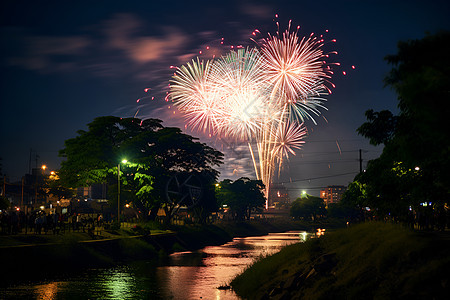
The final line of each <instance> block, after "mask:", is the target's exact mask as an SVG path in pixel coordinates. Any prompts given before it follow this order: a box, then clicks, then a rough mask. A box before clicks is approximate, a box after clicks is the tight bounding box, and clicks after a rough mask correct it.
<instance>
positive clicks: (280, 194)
mask: <svg viewBox="0 0 450 300" xmlns="http://www.w3.org/2000/svg"><path fill="white" fill-rule="evenodd" d="M268 198H269V207H271V208H284V207H288V206H289V204H290V202H291V201H290V199H289V193H288V190H287V189H286V187H285V186H284V185H282V184H276V183H272V184H270V189H269V197H268Z"/></svg>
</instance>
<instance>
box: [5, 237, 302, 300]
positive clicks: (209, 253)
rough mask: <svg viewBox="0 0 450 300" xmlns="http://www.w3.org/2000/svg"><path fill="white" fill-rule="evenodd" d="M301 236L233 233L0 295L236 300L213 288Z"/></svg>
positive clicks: (6, 296) (297, 240)
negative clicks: (155, 259)
mask: <svg viewBox="0 0 450 300" xmlns="http://www.w3.org/2000/svg"><path fill="white" fill-rule="evenodd" d="M302 235H303V233H302V232H288V233H278V234H269V235H267V236H262V237H248V238H236V239H234V240H233V241H231V242H229V243H227V244H225V245H221V246H210V247H206V248H204V249H202V250H199V251H195V252H179V253H175V254H173V255H171V256H170V257H169V258H168V260H167V262H166V264H165V265H164V266H160V267H157V266H155V264H154V263H152V262H139V263H134V264H130V265H128V266H120V267H115V268H109V269H91V270H87V271H85V272H83V273H80V274H77V275H72V276H70V277H64V278H59V279H58V280H50V281H47V282H43V283H31V284H26V285H21V286H15V287H11V288H8V289H5V290H1V291H0V299H221V300H222V299H238V298H237V296H236V295H235V294H234V293H233V291H232V290H219V289H217V287H219V286H223V285H227V284H228V283H229V282H230V281H231V280H232V279H233V278H234V277H235V276H236V275H237V274H239V273H240V272H242V271H243V270H244V268H245V267H247V266H248V265H249V264H251V263H252V262H253V261H254V260H255V259H257V258H258V257H260V256H261V255H269V254H272V253H274V252H277V251H279V250H280V249H281V248H282V247H284V246H286V245H288V244H292V243H296V242H299V241H302V238H301V237H302ZM68 273H70V270H68Z"/></svg>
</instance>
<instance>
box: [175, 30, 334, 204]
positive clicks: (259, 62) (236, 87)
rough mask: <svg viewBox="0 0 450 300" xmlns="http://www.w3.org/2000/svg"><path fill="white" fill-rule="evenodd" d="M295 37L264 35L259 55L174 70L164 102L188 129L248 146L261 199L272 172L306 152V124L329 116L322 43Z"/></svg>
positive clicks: (244, 52)
mask: <svg viewBox="0 0 450 300" xmlns="http://www.w3.org/2000/svg"><path fill="white" fill-rule="evenodd" d="M298 28H299V27H297V31H298ZM297 31H296V32H290V24H289V29H288V30H286V31H285V32H284V33H283V34H282V35H279V34H278V32H277V35H276V36H272V35H270V34H269V37H268V38H265V39H262V42H261V44H260V45H258V47H256V48H246V49H244V48H243V47H237V48H238V49H237V51H235V50H231V51H230V52H229V53H228V54H226V55H224V56H222V57H221V58H219V59H215V60H211V61H206V62H203V61H200V60H199V59H198V58H197V60H192V61H191V62H190V63H187V64H186V65H184V66H181V67H180V68H177V70H176V72H175V75H174V76H173V78H172V80H171V83H170V94H169V97H170V98H171V99H172V101H173V102H174V103H175V105H176V106H177V107H178V108H179V109H180V111H181V112H183V113H184V114H185V115H186V117H187V120H188V125H189V126H191V127H192V128H194V129H195V128H196V129H198V130H202V131H204V132H206V131H208V132H209V134H210V135H211V133H212V134H217V135H219V136H225V137H229V138H235V139H238V140H243V141H247V143H248V147H249V150H250V154H251V156H252V160H253V164H254V168H255V172H256V177H257V178H258V179H260V180H262V182H263V183H264V184H265V186H266V190H265V195H266V198H268V195H269V187H270V182H271V180H272V176H273V174H274V170H275V169H276V167H278V171H279V172H280V170H281V166H282V164H283V162H284V160H283V159H284V158H286V159H289V154H292V155H295V149H300V148H301V146H302V145H303V143H304V141H303V138H304V137H305V136H306V133H307V131H306V128H305V127H304V122H305V120H312V122H314V123H316V122H315V120H314V118H313V116H314V115H316V116H317V115H319V114H320V110H321V109H325V110H326V108H325V106H324V105H323V102H324V101H325V99H324V98H323V97H324V96H326V95H328V94H329V89H328V87H327V86H326V83H330V82H329V79H330V78H331V75H332V74H333V72H332V70H331V67H330V64H328V63H327V62H326V58H328V57H329V54H324V53H323V51H322V46H323V45H324V40H323V39H322V38H317V37H315V36H314V35H313V34H311V35H310V36H309V37H308V38H305V37H304V38H302V39H299V37H298V35H297ZM253 34H254V35H255V34H256V31H255V32H254V33H253ZM330 84H331V83H330ZM331 85H332V84H331ZM332 86H333V85H332ZM252 144H255V145H256V150H257V151H256V153H257V157H256V156H255V152H254V150H253V146H252ZM267 205H268V202H267V200H266V208H267V207H268V206H267Z"/></svg>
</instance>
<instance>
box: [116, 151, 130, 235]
mask: <svg viewBox="0 0 450 300" xmlns="http://www.w3.org/2000/svg"><path fill="white" fill-rule="evenodd" d="M127 162H128V161H127V160H126V159H122V163H123V164H126V163H127ZM117 223H119V228H120V163H118V164H117Z"/></svg>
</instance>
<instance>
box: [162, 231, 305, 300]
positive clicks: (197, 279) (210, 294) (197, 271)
mask: <svg viewBox="0 0 450 300" xmlns="http://www.w3.org/2000/svg"><path fill="white" fill-rule="evenodd" d="M299 241H301V239H300V232H288V233H277V234H269V235H267V236H262V237H247V238H236V239H234V240H233V241H232V242H229V243H227V244H225V245H222V246H210V247H206V248H204V249H202V250H201V251H196V252H182V253H175V254H172V255H171V256H170V261H171V262H170V263H169V265H167V266H163V267H159V268H158V271H157V275H158V278H159V279H160V287H161V288H162V289H161V291H162V296H163V297H164V298H166V299H237V296H236V295H235V294H234V292H233V291H231V290H219V289H217V287H219V286H221V285H222V286H223V285H227V284H228V283H229V282H230V281H231V280H232V279H233V278H234V277H235V276H236V275H237V274H239V273H240V272H242V271H243V270H244V268H245V267H247V266H248V265H249V264H251V263H252V262H253V261H254V260H255V259H257V258H258V257H260V256H261V255H263V256H265V255H270V254H273V253H275V252H277V251H279V250H280V249H281V248H283V247H284V246H286V245H289V244H292V243H296V242H299Z"/></svg>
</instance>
